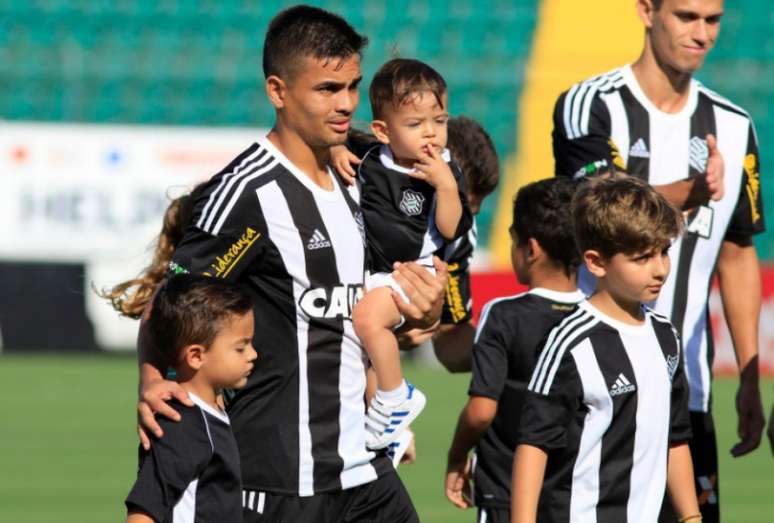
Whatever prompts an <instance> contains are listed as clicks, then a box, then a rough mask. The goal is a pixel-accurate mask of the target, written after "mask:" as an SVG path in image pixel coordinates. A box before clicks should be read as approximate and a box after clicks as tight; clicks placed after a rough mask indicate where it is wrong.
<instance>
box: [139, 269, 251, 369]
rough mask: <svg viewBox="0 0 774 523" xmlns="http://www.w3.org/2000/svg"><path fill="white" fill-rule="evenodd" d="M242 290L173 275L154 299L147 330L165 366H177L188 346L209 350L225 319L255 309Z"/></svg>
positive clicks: (209, 279)
mask: <svg viewBox="0 0 774 523" xmlns="http://www.w3.org/2000/svg"><path fill="white" fill-rule="evenodd" d="M252 307H253V299H252V297H251V295H250V294H249V293H248V292H247V291H246V290H245V289H244V288H243V287H239V286H236V285H230V284H228V283H226V282H224V281H223V280H218V279H216V278H212V277H206V276H194V275H191V274H177V275H174V276H171V277H170V278H169V279H168V280H166V281H165V282H164V283H163V284H162V285H161V287H160V288H159V291H158V293H157V294H156V297H155V298H154V299H153V308H152V309H151V314H150V319H149V320H148V330H149V332H150V334H151V336H152V338H153V341H154V345H155V346H156V347H157V348H158V351H159V353H160V355H161V356H162V359H163V360H164V363H165V364H166V365H171V366H175V365H176V364H177V363H178V358H179V357H180V351H181V350H182V349H183V348H184V347H187V346H188V345H194V344H196V345H203V346H205V347H209V346H210V345H211V344H212V341H213V340H214V339H215V336H217V335H218V332H220V329H221V328H222V326H223V322H224V320H228V319H230V318H232V317H233V316H241V315H243V314H246V313H248V312H250V311H251V310H252Z"/></svg>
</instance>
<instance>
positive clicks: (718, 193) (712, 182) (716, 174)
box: [705, 134, 726, 202]
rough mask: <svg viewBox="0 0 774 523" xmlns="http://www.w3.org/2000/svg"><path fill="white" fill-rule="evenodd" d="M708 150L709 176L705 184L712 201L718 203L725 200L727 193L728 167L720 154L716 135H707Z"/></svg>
mask: <svg viewBox="0 0 774 523" xmlns="http://www.w3.org/2000/svg"><path fill="white" fill-rule="evenodd" d="M707 149H709V156H708V157H707V176H706V178H705V182H706V184H707V192H709V197H710V199H711V200H713V201H716V202H717V201H720V200H721V199H722V198H723V194H724V193H725V190H724V185H723V179H724V177H725V173H726V166H725V162H724V161H723V155H722V154H720V150H719V149H718V141H717V139H716V138H715V136H714V135H711V134H708V135H707Z"/></svg>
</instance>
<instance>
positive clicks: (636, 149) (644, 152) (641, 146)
mask: <svg viewBox="0 0 774 523" xmlns="http://www.w3.org/2000/svg"><path fill="white" fill-rule="evenodd" d="M629 156H635V157H637V158H650V151H648V146H647V145H645V140H643V139H642V138H640V139H639V140H637V141H636V142H634V145H632V146H631V148H630V149H629Z"/></svg>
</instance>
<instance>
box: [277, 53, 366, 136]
mask: <svg viewBox="0 0 774 523" xmlns="http://www.w3.org/2000/svg"><path fill="white" fill-rule="evenodd" d="M362 78H363V75H362V74H361V72H360V57H359V56H358V55H353V56H351V57H350V58H347V59H346V60H339V59H332V60H324V59H323V60H321V59H317V58H312V57H306V58H304V59H303V61H302V63H301V64H300V65H298V67H297V68H296V69H295V71H294V72H293V73H292V74H291V75H289V78H288V80H287V81H284V80H283V81H282V82H283V89H282V97H281V100H279V101H278V102H275V105H276V104H277V103H279V104H280V106H279V107H278V109H279V110H280V111H281V113H282V119H283V122H284V123H285V125H287V126H288V127H290V128H292V129H293V130H294V131H295V132H296V133H297V134H298V135H299V136H300V137H301V139H302V140H303V141H304V142H305V143H307V144H308V145H309V146H311V147H314V148H327V147H331V146H334V145H341V144H343V143H344V141H345V140H346V139H347V132H348V131H349V125H350V121H351V120H352V115H353V113H354V112H355V109H357V105H358V103H359V102H360V93H359V90H358V87H359V85H360V81H361V80H362ZM270 97H271V95H270ZM273 101H274V99H273Z"/></svg>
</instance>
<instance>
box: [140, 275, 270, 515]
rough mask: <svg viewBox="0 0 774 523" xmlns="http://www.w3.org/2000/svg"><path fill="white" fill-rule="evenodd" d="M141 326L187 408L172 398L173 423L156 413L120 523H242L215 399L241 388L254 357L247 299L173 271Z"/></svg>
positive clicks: (231, 453)
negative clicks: (159, 433) (157, 431)
mask: <svg viewBox="0 0 774 523" xmlns="http://www.w3.org/2000/svg"><path fill="white" fill-rule="evenodd" d="M148 328H149V330H150V331H151V332H152V334H153V336H154V339H155V340H157V341H158V343H159V345H158V346H159V348H160V350H161V351H162V352H163V356H164V358H165V359H166V362H167V363H168V365H169V366H170V367H171V368H174V369H175V373H176V379H177V382H178V383H180V385H181V387H183V388H184V389H185V390H186V392H187V393H188V397H189V398H190V399H191V401H193V406H192V407H189V406H186V405H184V404H182V403H180V402H178V401H176V400H173V404H174V408H175V409H177V410H178V412H179V413H180V421H178V422H175V421H172V420H169V419H167V418H164V417H163V416H159V417H158V423H159V424H160V425H161V427H162V429H163V430H164V437H163V438H160V439H156V440H154V442H153V445H152V446H151V447H150V450H144V449H142V450H141V454H140V467H139V471H138V474H137V481H136V483H135V484H134V487H133V488H132V490H131V492H130V493H129V496H128V497H127V499H126V507H127V509H128V512H129V515H128V518H127V523H152V522H156V523H178V522H186V523H188V522H191V523H195V522H215V521H229V522H239V521H242V478H241V470H240V465H239V451H238V450H237V444H236V440H235V439H234V435H233V433H232V432H231V425H230V422H229V418H228V416H227V415H226V413H225V412H224V411H223V410H222V409H221V407H220V405H219V404H218V401H217V396H218V394H219V393H220V391H221V390H222V389H224V388H230V389H238V388H241V387H244V386H245V384H246V383H247V377H248V375H249V374H250V372H251V371H252V369H253V362H254V361H255V360H256V358H257V356H258V355H257V353H256V352H255V349H254V348H253V346H252V344H251V343H252V342H251V340H252V339H253V302H252V299H251V297H250V295H249V294H247V293H246V292H245V291H243V290H240V288H239V287H234V286H230V285H227V284H226V283H224V282H223V281H220V280H217V279H215V278H206V277H203V276H190V275H179V276H175V277H173V278H171V279H169V280H168V281H167V282H166V283H165V284H164V285H163V286H162V287H161V288H160V289H159V291H158V293H157V295H156V297H155V299H154V300H153V310H152V312H151V314H150V319H149V321H148Z"/></svg>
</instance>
